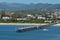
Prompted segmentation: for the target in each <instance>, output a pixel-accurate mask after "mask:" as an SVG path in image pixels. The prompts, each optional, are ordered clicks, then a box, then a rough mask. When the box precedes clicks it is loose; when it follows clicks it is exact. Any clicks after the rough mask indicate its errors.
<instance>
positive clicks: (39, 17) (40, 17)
mask: <svg viewBox="0 0 60 40" xmlns="http://www.w3.org/2000/svg"><path fill="white" fill-rule="evenodd" d="M37 19H43V20H45V17H42V16H38V17H37Z"/></svg>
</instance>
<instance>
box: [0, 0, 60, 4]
mask: <svg viewBox="0 0 60 40" xmlns="http://www.w3.org/2000/svg"><path fill="white" fill-rule="evenodd" d="M0 2H8V3H25V4H29V3H52V4H59V3H60V0H0Z"/></svg>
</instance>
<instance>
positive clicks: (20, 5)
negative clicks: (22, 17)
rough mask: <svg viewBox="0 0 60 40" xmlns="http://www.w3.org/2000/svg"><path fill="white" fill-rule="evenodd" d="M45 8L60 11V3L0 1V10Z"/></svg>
mask: <svg viewBox="0 0 60 40" xmlns="http://www.w3.org/2000/svg"><path fill="white" fill-rule="evenodd" d="M2 9H5V10H45V11H60V4H48V3H37V4H34V3H31V4H23V3H5V2H2V3H0V10H2Z"/></svg>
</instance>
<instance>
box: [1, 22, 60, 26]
mask: <svg viewBox="0 0 60 40" xmlns="http://www.w3.org/2000/svg"><path fill="white" fill-rule="evenodd" d="M0 25H38V26H39V25H48V23H0ZM52 26H60V23H58V24H54V25H52Z"/></svg>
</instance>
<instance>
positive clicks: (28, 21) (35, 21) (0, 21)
mask: <svg viewBox="0 0 60 40" xmlns="http://www.w3.org/2000/svg"><path fill="white" fill-rule="evenodd" d="M0 23H44V20H20V21H17V20H6V21H4V20H0Z"/></svg>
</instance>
